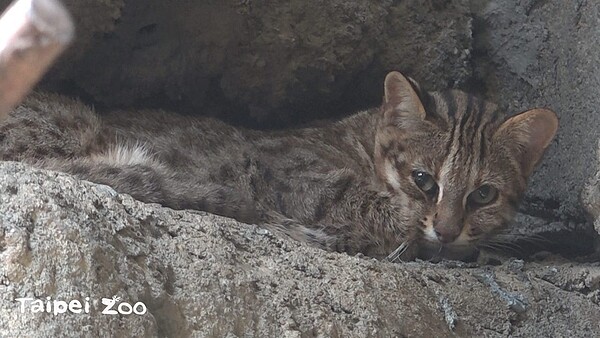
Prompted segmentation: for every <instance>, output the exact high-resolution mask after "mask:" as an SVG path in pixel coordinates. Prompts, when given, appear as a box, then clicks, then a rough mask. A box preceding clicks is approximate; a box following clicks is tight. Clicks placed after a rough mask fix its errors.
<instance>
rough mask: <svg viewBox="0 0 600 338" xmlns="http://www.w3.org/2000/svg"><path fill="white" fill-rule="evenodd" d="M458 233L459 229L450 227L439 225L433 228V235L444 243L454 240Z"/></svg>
mask: <svg viewBox="0 0 600 338" xmlns="http://www.w3.org/2000/svg"><path fill="white" fill-rule="evenodd" d="M459 234H460V231H455V229H453V228H450V227H441V228H438V229H435V235H436V236H437V238H438V240H439V241H440V242H442V243H444V244H448V243H451V242H454V240H455V239H456V237H458V235H459Z"/></svg>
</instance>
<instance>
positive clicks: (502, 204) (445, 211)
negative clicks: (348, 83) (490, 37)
mask: <svg viewBox="0 0 600 338" xmlns="http://www.w3.org/2000/svg"><path fill="white" fill-rule="evenodd" d="M381 114H382V115H381V117H380V123H379V126H378V131H377V134H376V145H375V168H376V173H377V178H378V180H379V182H380V183H381V184H382V185H383V186H385V187H386V188H387V190H388V191H389V192H390V193H392V194H394V193H396V194H403V195H407V196H408V197H409V198H410V199H412V200H413V201H415V203H418V204H417V206H418V209H419V210H424V212H423V215H422V218H421V220H420V222H419V224H418V225H417V227H418V228H419V231H417V232H416V233H417V234H418V235H417V237H418V238H417V243H419V247H420V248H421V249H422V250H425V251H429V252H430V253H433V254H436V253H438V254H441V255H442V256H446V257H452V256H453V255H456V254H458V255H462V254H463V253H466V252H469V251H470V250H471V249H472V248H474V247H475V245H476V244H477V243H478V242H480V241H481V240H483V239H486V238H488V237H489V236H491V235H493V234H494V233H497V232H498V231H499V230H501V229H503V228H505V227H506V225H507V224H508V223H509V222H510V220H511V219H512V218H513V216H514V214H515V211H516V209H517V205H518V203H519V200H520V198H521V196H522V195H523V193H524V191H525V188H526V183H527V178H528V177H529V176H530V175H531V173H532V172H533V170H534V168H535V166H536V164H537V163H538V162H539V161H540V159H541V158H542V155H543V153H544V151H545V149H546V147H548V145H549V144H550V142H551V140H552V138H553V137H554V135H555V133H556V130H557V128H558V120H557V117H556V115H555V114H554V113H553V112H552V111H550V110H548V109H532V110H528V111H525V112H523V113H520V114H518V115H515V116H513V117H510V118H508V119H506V118H504V116H503V114H501V113H500V112H499V111H498V109H497V107H496V106H495V105H493V104H491V103H489V102H486V101H483V100H481V99H478V98H476V97H474V96H473V95H470V94H467V93H464V92H461V91H457V90H449V91H445V92H432V93H421V91H420V90H419V88H418V86H417V85H416V83H415V82H414V81H412V80H409V79H407V78H405V77H404V76H402V74H400V73H398V72H392V73H390V74H388V75H387V77H386V79H385V98H384V103H383V105H382V108H381ZM428 254H429V253H427V252H426V253H425V255H428ZM452 258H459V257H452Z"/></svg>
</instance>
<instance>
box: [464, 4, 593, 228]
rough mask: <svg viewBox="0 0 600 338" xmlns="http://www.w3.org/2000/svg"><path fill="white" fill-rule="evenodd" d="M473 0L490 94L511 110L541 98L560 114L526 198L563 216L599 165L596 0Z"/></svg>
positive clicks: (480, 73) (481, 68)
mask: <svg viewBox="0 0 600 338" xmlns="http://www.w3.org/2000/svg"><path fill="white" fill-rule="evenodd" d="M473 3H474V5H475V9H474V11H475V14H474V15H475V22H476V24H475V27H476V29H475V30H474V34H475V40H476V41H477V44H476V47H475V52H474V54H476V55H477V56H476V57H475V58H474V59H475V62H474V64H475V66H476V74H477V77H478V78H480V79H482V81H483V82H484V83H485V85H486V86H487V91H488V94H489V95H490V96H492V97H494V98H495V99H496V101H499V102H500V103H502V104H504V105H506V106H508V108H509V110H510V111H514V112H517V111H522V110H525V109H527V108H529V107H532V106H546V107H550V108H552V109H553V110H555V111H556V112H557V113H558V114H559V118H560V129H559V133H558V137H557V138H556V140H555V141H554V143H553V145H552V146H551V147H550V149H549V151H548V155H549V156H548V157H547V158H546V160H545V161H544V163H543V165H542V166H541V168H540V169H539V170H538V171H537V173H536V175H535V176H534V177H533V180H532V183H533V184H532V189H530V196H531V199H534V200H535V199H537V200H541V201H545V202H546V203H545V204H546V207H547V208H548V209H550V210H553V211H554V212H555V213H557V214H560V215H561V216H563V217H569V216H577V215H580V214H581V205H580V203H579V194H580V193H581V191H582V188H583V186H584V185H585V183H586V182H587V181H588V178H589V177H590V176H591V175H592V174H594V172H595V171H596V170H597V169H594V167H595V166H596V165H597V161H596V149H597V145H598V140H599V139H600V109H599V107H600V96H599V95H598V93H599V88H600V67H598V65H600V26H599V25H598V17H599V16H600V3H598V2H594V1H573V2H569V3H566V2H564V1H536V0H531V1H514V0H496V1H483V2H480V1H473ZM596 168H597V167H596Z"/></svg>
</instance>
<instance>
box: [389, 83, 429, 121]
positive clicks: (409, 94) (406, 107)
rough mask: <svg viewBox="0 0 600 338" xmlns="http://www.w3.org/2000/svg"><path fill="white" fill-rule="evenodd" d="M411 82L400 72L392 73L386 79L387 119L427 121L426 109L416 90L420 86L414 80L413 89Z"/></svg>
mask: <svg viewBox="0 0 600 338" xmlns="http://www.w3.org/2000/svg"><path fill="white" fill-rule="evenodd" d="M411 80H412V79H411ZM411 80H408V79H407V78H406V77H404V75H402V74H400V73H398V72H391V73H389V74H388V75H387V76H386V77H385V82H384V88H385V103H386V105H385V107H386V111H385V112H384V114H385V117H386V119H388V120H389V119H391V118H393V117H399V118H401V119H402V118H407V117H408V118H411V117H412V118H416V119H418V120H424V119H425V108H424V107H423V103H421V100H420V99H419V95H418V94H417V92H416V90H415V88H418V85H417V84H416V82H415V80H412V83H413V84H414V85H415V87H413V85H412V84H411Z"/></svg>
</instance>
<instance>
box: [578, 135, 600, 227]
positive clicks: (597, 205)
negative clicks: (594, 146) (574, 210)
mask: <svg viewBox="0 0 600 338" xmlns="http://www.w3.org/2000/svg"><path fill="white" fill-rule="evenodd" d="M597 154H598V155H597V159H598V160H597V162H596V163H595V164H594V166H593V168H595V173H592V175H591V177H590V180H589V181H588V183H587V184H586V185H585V187H584V189H583V193H582V202H583V205H584V207H585V209H586V211H587V212H588V214H589V216H590V217H591V219H592V221H593V222H594V228H595V229H596V231H597V232H598V233H600V141H598V150H597Z"/></svg>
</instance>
